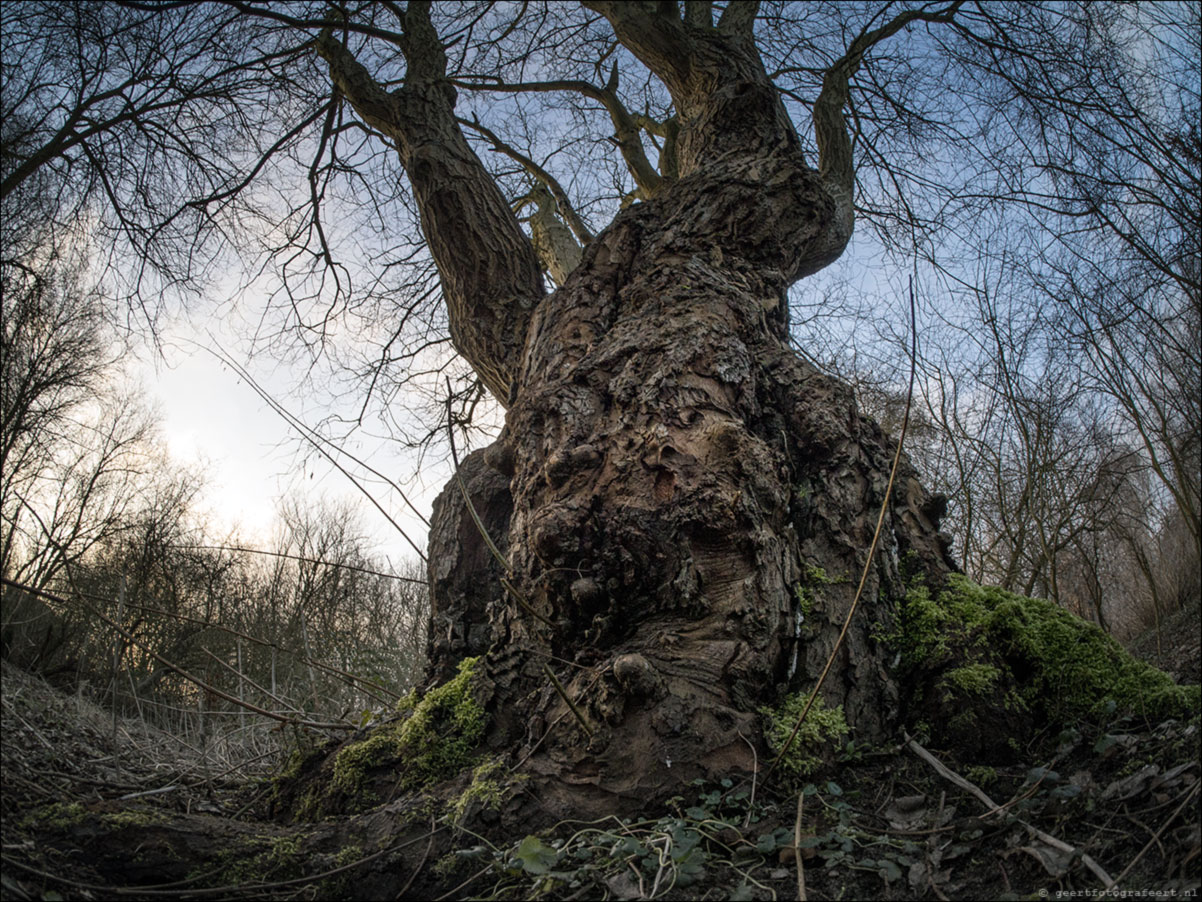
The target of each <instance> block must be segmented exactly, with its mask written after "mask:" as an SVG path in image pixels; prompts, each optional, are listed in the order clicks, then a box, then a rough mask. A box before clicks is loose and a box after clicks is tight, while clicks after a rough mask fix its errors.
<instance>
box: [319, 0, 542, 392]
mask: <svg viewBox="0 0 1202 902" xmlns="http://www.w3.org/2000/svg"><path fill="white" fill-rule="evenodd" d="M404 29H405V30H404V34H403V35H402V37H401V41H400V45H401V49H402V52H403V53H404V55H405V59H406V62H407V64H408V71H407V72H406V77H405V83H404V84H403V85H402V87H400V88H399V89H397V90H395V91H392V92H388V91H386V90H385V89H384V88H383V87H382V86H381V85H380V84H379V83H378V82H377V81H376V80H375V79H374V78H372V76H371V75H370V73H368V71H367V69H366V68H365V67H364V66H363V65H362V64H361V63H360V62H359V61H358V60H357V59H356V58H355V56H354V55H353V54H352V53H351V51H350V50H349V49H348V48H347V47H345V46H344V45H343V44H342V43H340V42H339V41H337V40H336V39H335V38H334V36H333V35H332V33H331V32H330V31H329V30H326V31H323V32H322V33H321V34H320V35H319V36H318V38H317V39H316V41H315V46H316V49H317V52H318V53H319V54H320V55H321V57H322V58H323V59H324V60H325V61H326V63H327V64H328V65H329V69H330V78H331V80H332V81H333V82H334V85H335V86H336V87H337V89H338V90H339V91H341V92H342V94H343V96H345V97H346V99H347V100H348V101H349V102H350V103H351V105H352V106H353V107H354V108H355V110H356V112H357V113H358V114H359V116H360V117H361V118H362V119H363V121H364V122H366V123H367V124H368V125H370V126H371V127H372V128H374V129H376V130H377V131H379V132H381V133H382V134H383V135H385V136H386V137H388V138H391V139H392V140H393V141H395V142H396V145H397V149H398V151H399V153H400V157H401V164H402V165H403V166H404V168H405V172H406V173H407V174H408V176H409V181H410V184H411V185H412V187H413V193H414V197H415V198H416V200H417V206H418V212H419V215H420V218H421V225H422V232H423V234H424V235H425V238H426V243H427V245H428V246H429V248H430V254H431V256H432V257H433V258H434V262H435V265H436V266H437V267H438V274H439V277H440V279H441V282H442V288H443V296H444V300H445V301H446V307H447V319H448V324H449V326H450V332H451V341H452V343H453V344H454V346H455V349H456V350H457V351H458V352H459V353H460V354H462V355H463V357H464V358H465V359H466V360H467V361H468V362H469V363H470V364H471V365H472V368H473V369H474V370H475V371H476V373H477V374H478V375H479V376H480V378H481V380H482V381H483V382H484V384H485V385H486V386H487V387H488V389H489V391H490V392H492V394H493V396H494V397H496V399H497V400H498V401H499V402H500V403H501V404H502V405H507V404H508V402H509V396H510V392H511V388H512V385H513V378H514V374H515V372H516V370H517V368H518V366H519V364H520V358H521V353H522V348H523V346H524V345H525V340H526V328H527V326H528V324H529V321H530V315H531V313H532V312H533V308H534V304H535V303H536V301H537V300H538V299H539V298H540V297H541V296H542V295H543V282H542V271H541V267H540V266H539V261H538V256H537V254H536V253H535V250H534V247H533V245H532V244H531V242H530V239H529V238H528V237H527V236H526V234H525V232H523V231H522V228H521V225H520V224H519V223H518V221H517V218H516V217H515V216H514V213H513V211H512V210H511V209H510V208H509V204H508V202H507V201H506V200H505V198H504V196H503V195H502V194H501V191H500V189H499V188H498V187H497V184H496V182H495V181H494V180H493V178H492V176H491V175H489V173H488V171H487V170H486V169H485V168H484V164H483V163H481V162H480V158H479V157H477V156H476V154H475V153H473V152H472V149H471V147H470V145H469V144H468V143H467V139H466V138H465V137H464V134H463V131H462V130H461V129H460V128H459V124H458V122H457V121H456V119H455V88H454V87H453V85H452V84H451V83H450V82H449V81H448V80H447V79H446V77H445V73H446V54H445V52H444V50H443V47H442V44H441V42H440V41H439V38H438V35H437V33H436V32H435V30H434V27H433V25H432V24H431V23H430V18H429V3H426V2H411V3H410V4H409V5H408V7H407V8H406V9H405V15H404Z"/></svg>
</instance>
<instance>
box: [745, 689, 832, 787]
mask: <svg viewBox="0 0 1202 902" xmlns="http://www.w3.org/2000/svg"><path fill="white" fill-rule="evenodd" d="M808 699H809V693H808V692H797V693H791V694H789V695H786V696H785V697H784V699H783V700H782V701H781V703H780V704H779V705H777V706H776V707H763V708H760V714H761V715H763V717H764V723H765V726H764V735H765V736H766V737H767V739H768V746H769V748H771V749H772V751H773V753H774V754H777V755H779V754H780V753H781V750H782V749H783V748H784V747H785V743H786V742H788V741H789V736H790V735H791V734H792V733H793V728H794V727H795V726H796V725H797V721H798V719H799V718H800V717H801V712H802V711H803V710H805V706H806V701H807V700H808ZM847 733H848V727H847V721H846V720H845V719H844V718H843V706H842V705H840V706H839V707H837V708H828V707H827V705H826V701H825V700H824V699H823V698H822V696H821V695H819V696H818V697H817V698H815V699H814V704H813V705H812V706H811V707H810V712H809V713H808V714H807V715H806V719H805V721H804V722H803V723H802V725H801V728H800V729H799V730H798V731H797V736H796V738H794V740H793V744H792V745H791V746H790V747H789V750H788V752H787V753H786V754H785V756H784V757H783V758H782V759H781V762H780V767H781V769H782V770H783V771H784V772H785V773H788V774H791V775H792V776H794V777H798V778H800V777H807V776H809V775H810V774H812V773H814V771H816V770H818V768H820V767H821V766H822V764H823V761H824V755H825V752H826V750H827V748H828V747H829V744H831V743H837V742H838V740H840V739H842V738H843V737H844V736H846V735H847Z"/></svg>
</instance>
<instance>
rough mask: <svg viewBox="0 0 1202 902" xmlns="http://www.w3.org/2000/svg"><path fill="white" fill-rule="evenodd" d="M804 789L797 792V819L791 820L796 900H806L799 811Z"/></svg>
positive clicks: (802, 803)
mask: <svg viewBox="0 0 1202 902" xmlns="http://www.w3.org/2000/svg"><path fill="white" fill-rule="evenodd" d="M805 797H806V794H805V790H804V789H803V790H802V791H801V792H799V793H798V794H797V820H795V821H794V822H793V857H794V859H795V860H796V862H797V902H806V876H805V869H804V868H803V866H802V864H801V812H802V808H803V807H804V805H805Z"/></svg>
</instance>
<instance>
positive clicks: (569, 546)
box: [430, 4, 953, 799]
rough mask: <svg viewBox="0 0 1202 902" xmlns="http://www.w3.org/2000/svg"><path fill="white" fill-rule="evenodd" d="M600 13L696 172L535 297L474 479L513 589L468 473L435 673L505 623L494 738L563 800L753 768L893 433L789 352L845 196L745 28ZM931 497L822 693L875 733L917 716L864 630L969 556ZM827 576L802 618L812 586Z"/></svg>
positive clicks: (494, 639)
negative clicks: (574, 706)
mask: <svg viewBox="0 0 1202 902" xmlns="http://www.w3.org/2000/svg"><path fill="white" fill-rule="evenodd" d="M594 6H595V7H596V8H598V9H599V10H600V11H602V12H603V13H605V14H606V15H609V16H610V17H611V20H612V21H614V24H615V30H616V31H617V33H618V36H619V38H620V39H621V40H623V42H624V43H626V44H627V45H628V46H630V47H631V48H632V49H633V50H634V51H635V52H636V53H638V54H639V55H640V57H641V58H643V59H644V61H645V62H647V63H648V65H650V66H651V67H652V68H653V69H654V70H655V71H656V72H657V74H660V75H661V77H663V78H664V80H665V82H666V83H667V84H668V86H669V88H670V89H671V90H672V92H673V95H674V98H675V99H676V101H677V106H678V109H679V111H680V119H681V135H680V140H679V150H680V171H681V173H682V174H683V177H682V178H681V179H680V180H679V181H677V182H675V183H674V184H672V185H671V187H669V188H667V189H666V190H664V191H662V192H661V193H660V194H658V195H657V196H656V198H655V199H654V200H652V201H650V202H647V203H643V204H639V205H636V206H634V207H631V208H629V209H627V210H626V211H625V212H623V213H622V214H621V215H619V216H618V218H617V219H616V220H615V221H614V223H613V224H612V225H611V226H610V227H609V228H608V229H606V230H605V231H604V232H603V233H602V234H601V235H599V236H598V237H597V238H596V239H595V240H594V241H593V242H592V243H591V244H590V245H589V246H588V247H587V248H586V249H585V252H584V255H583V259H582V262H581V263H580V265H579V266H578V267H577V268H576V269H575V271H574V272H573V273H572V274H571V276H570V277H568V278H567V280H566V281H565V283H564V284H563V285H562V287H560V288H559V290H557V291H556V292H554V293H553V294H551V295H549V296H548V297H546V298H545V299H544V300H543V301H542V302H541V303H540V304H539V305H538V307H537V308H536V310H535V312H534V315H533V317H532V318H531V321H530V326H529V333H528V336H527V341H526V345H525V351H524V354H523V357H522V362H521V367H520V370H519V371H518V377H517V382H516V391H515V394H514V396H513V398H512V404H511V406H510V408H509V411H508V417H507V424H506V427H505V430H504V432H503V434H502V436H501V438H500V439H499V440H498V442H497V444H496V445H494V446H493V447H492V448H491V449H489V451H488V452H486V453H485V454H484V455H481V456H479V457H475V458H472V459H469V460H468V461H465V464H464V468H463V476H464V481H465V484H466V485H467V486H468V490H469V494H471V495H472V496H473V498H474V499H475V502H474V503H475V504H476V506H477V508H478V509H479V510H482V511H487V515H486V516H485V519H486V520H487V521H488V523H489V529H490V530H491V533H492V535H493V537H494V539H504V541H505V543H506V546H507V555H508V563H509V570H510V573H511V578H512V581H513V583H514V584H515V586H516V588H517V590H518V592H517V593H512V592H507V591H506V590H505V589H504V588H502V586H501V584H500V581H499V576H500V574H499V573H498V572H497V569H496V568H495V567H494V565H493V564H492V563H490V562H489V560H488V558H487V555H486V554H485V553H484V552H483V550H482V549H483V540H482V539H481V537H480V536H479V535H478V533H477V534H475V535H473V530H474V527H473V526H472V525H471V523H470V520H469V518H468V517H467V516H466V515H465V512H464V505H463V502H462V500H461V498H460V497H459V495H460V493H459V488H458V487H457V486H456V485H454V484H452V485H451V486H449V487H448V489H447V490H446V491H445V492H444V494H443V496H442V497H441V498H440V499H439V502H438V505H437V507H436V510H435V519H434V529H433V531H432V533H431V546H430V559H431V561H432V562H434V564H433V567H434V571H433V575H432V589H433V606H434V610H435V618H436V626H435V632H436V633H439V631H440V630H441V629H442V627H441V626H439V625H438V624H441V623H443V622H452V623H459V622H462V623H464V624H466V625H465V626H464V628H463V630H462V634H463V636H465V637H469V638H465V639H463V640H462V641H463V644H462V645H461V646H460V647H458V648H456V647H454V642H453V641H452V642H451V643H449V644H448V643H444V642H442V640H441V634H439V635H438V636H436V637H435V640H434V644H433V646H432V651H433V653H434V660H433V668H434V671H435V673H437V674H447V673H450V672H451V670H452V665H453V664H454V662H455V660H456V658H457V657H458V656H462V655H464V654H467V653H468V651H469V650H478V649H479V648H480V647H482V646H483V645H484V644H485V642H484V641H483V636H482V634H481V632H480V631H479V626H480V624H481V623H482V614H486V615H487V618H488V642H489V643H491V648H492V649H493V652H494V653H493V654H491V655H490V657H489V668H490V676H491V679H492V682H493V684H494V685H493V690H494V692H495V696H494V711H495V712H496V714H497V720H496V723H495V728H494V734H493V739H492V741H493V743H494V745H496V746H504V747H508V748H511V749H517V748H522V747H525V748H527V749H528V750H529V749H534V748H535V747H537V752H535V753H534V754H533V755H532V756H531V757H530V758H529V763H528V767H529V768H530V769H532V770H533V771H535V772H537V773H542V774H544V775H546V776H547V777H548V778H550V783H554V782H555V781H559V782H560V783H561V785H562V786H563V788H564V789H565V791H567V788H568V787H580V786H582V785H587V786H590V787H593V786H595V787H596V788H598V789H600V790H603V791H604V792H605V793H606V794H608V795H610V797H611V798H612V797H613V796H617V797H628V798H632V799H633V798H638V799H646V798H648V797H652V796H655V795H657V794H660V793H661V792H670V791H671V789H672V787H674V786H679V785H680V782H681V781H685V780H689V779H692V778H694V777H696V776H699V775H707V776H712V775H714V774H715V773H719V772H722V771H724V770H726V769H729V768H730V767H731V766H733V765H742V766H747V767H750V764H751V760H750V758H751V753H750V751H749V747H748V745H747V743H746V742H745V741H744V739H743V737H747V738H752V737H754V736H755V735H756V729H757V727H756V715H755V710H756V707H757V705H759V704H763V703H766V702H768V701H770V700H771V699H772V698H773V697H774V696H775V695H776V694H777V693H779V692H780V691H782V690H785V689H793V690H796V689H799V688H809V687H811V686H812V685H813V684H814V681H815V680H816V678H817V676H818V673H819V672H820V670H821V668H822V666H823V664H824V663H825V661H826V659H827V657H828V655H829V654H830V652H831V650H832V648H833V647H834V645H835V641H836V637H837V636H838V633H839V629H840V626H841V624H842V621H843V618H844V616H845V614H846V612H847V610H848V607H849V606H850V605H851V603H852V597H853V594H854V589H855V584H856V581H857V579H858V576H859V572H860V570H861V568H862V567H863V562H864V555H865V553H866V551H867V549H868V547H869V544H870V542H871V537H872V531H873V527H874V525H875V519H876V511H877V510H878V509H879V506H880V504H881V502H882V498H883V493H884V490H885V486H886V483H887V480H888V472H889V464H890V460H891V456H892V451H893V440H892V439H887V438H886V436H884V435H883V434H882V432H881V430H880V429H879V427H878V426H877V425H876V424H875V423H873V422H871V421H870V420H867V419H865V418H863V417H861V416H860V415H859V414H858V413H857V411H856V409H855V405H854V403H853V399H852V396H851V393H850V391H849V390H848V389H847V387H846V386H843V385H841V384H839V383H837V382H835V381H833V380H831V379H829V378H827V377H825V376H823V375H822V374H820V373H818V372H816V371H814V370H813V369H812V368H811V367H809V366H808V365H806V364H805V363H803V362H802V361H801V360H799V359H798V358H797V357H796V355H794V354H793V353H792V352H791V351H790V350H789V349H788V347H787V343H786V334H787V308H786V297H785V292H786V290H787V289H788V287H789V285H791V284H792V283H793V282H794V281H796V280H797V279H798V278H800V277H801V276H803V275H805V274H807V273H809V272H813V271H815V270H816V269H819V268H821V267H822V266H824V265H826V263H828V262H830V260H831V259H833V258H834V257H836V256H838V253H840V252H841V251H842V248H843V246H844V244H845V243H846V240H847V237H848V235H849V234H850V222H849V221H848V220H847V212H846V210H844V209H843V206H842V205H841V202H840V198H839V197H838V195H839V193H840V190H841V187H840V186H838V185H832V184H831V183H830V182H829V181H826V180H824V179H823V177H822V176H821V175H820V174H819V173H818V172H816V171H815V170H813V169H811V168H809V167H808V166H807V165H806V164H805V161H804V160H803V159H802V155H801V152H800V146H799V142H798V140H797V137H796V135H795V134H794V132H793V129H792V126H791V125H790V123H789V121H788V118H787V117H786V115H785V113H784V111H783V109H782V108H781V106H780V104H779V101H778V99H777V97H776V95H775V92H774V90H773V89H772V87H771V84H770V83H769V82H768V79H767V77H766V75H764V73H763V69H762V66H761V65H760V62H759V58H758V55H757V54H756V53H755V49H754V46H753V44H752V43H751V41H750V39H749V37H748V35H746V34H738V33H736V34H733V35H732V34H727V33H723V32H720V31H718V30H715V29H706V28H691V27H689V26H687V25H686V24H684V23H683V22H681V21H680V20H679V19H675V18H672V17H669V16H662V15H659V14H657V13H653V12H652V13H648V12H646V7H647V5H646V4H621V5H613V6H611V5H608V4H594ZM627 13H629V21H628V20H627V19H626V16H627ZM686 45H687V46H686ZM682 60H684V61H685V62H682ZM482 462H487V463H488V465H489V466H491V467H492V468H493V469H494V471H495V475H492V476H487V475H485V474H484V473H483V472H482V470H481V463H482ZM934 508H935V505H932V504H931V503H930V499H929V498H928V497H927V496H926V495H925V493H924V492H923V490H922V488H921V486H920V485H919V483H918V481H917V479H916V478H915V477H914V474H913V473H912V471H911V470H910V468H909V467H908V466H904V467H903V469H902V473H901V474H900V476H899V481H898V486H897V487H896V488H895V494H894V500H893V503H892V505H891V516H890V517H889V518H888V519H887V521H886V535H885V536H884V538H883V541H882V544H881V548H882V551H881V552H880V553H879V554H878V559H877V561H876V563H875V565H874V568H873V571H872V574H871V577H870V579H869V582H868V584H867V586H866V589H865V593H864V600H863V602H862V604H863V605H864V607H863V609H862V610H861V612H860V613H859V614H858V615H857V618H856V620H855V622H854V624H853V626H852V629H851V632H850V633H849V634H848V637H847V639H846V641H845V643H844V645H843V647H842V649H841V650H840V652H839V657H838V659H837V661H836V665H835V668H834V675H833V677H832V678H830V679H828V681H827V684H826V686H825V687H824V690H823V694H824V695H825V696H826V699H827V701H828V703H830V704H832V705H836V704H842V705H843V706H844V710H845V714H846V717H847V720H848V722H849V723H850V724H852V725H853V728H854V730H855V731H856V735H857V738H859V739H867V740H874V739H879V738H882V737H883V736H885V735H886V734H887V733H888V731H889V730H890V728H891V727H893V726H895V725H896V723H897V721H898V719H899V716H900V713H901V712H900V711H899V710H898V707H899V706H898V692H897V688H896V686H895V685H894V682H893V680H892V679H891V677H890V675H889V673H888V671H887V668H886V666H885V665H886V662H885V660H884V659H883V658H884V652H883V650H882V649H880V648H879V647H877V646H876V645H875V644H874V642H873V640H872V639H871V637H870V633H871V632H872V631H873V629H874V626H875V628H877V629H879V628H880V627H881V626H882V625H883V626H884V627H885V628H888V626H889V624H890V621H891V618H892V616H893V611H894V603H895V602H896V600H897V599H899V598H900V596H901V595H902V594H903V593H904V586H903V579H902V577H901V574H900V568H901V561H902V560H903V559H908V562H907V564H906V567H907V569H908V571H909V572H910V573H918V572H920V573H923V574H925V575H926V576H927V577H928V578H929V579H930V580H931V581H932V583H933V584H934V583H937V582H940V581H941V580H942V577H943V576H944V575H945V574H946V573H947V572H948V571H949V570H950V569H952V566H953V565H952V563H951V561H950V560H949V559H948V558H947V556H946V544H945V542H944V540H943V539H942V538H941V537H940V536H939V534H938V523H937V522H936V520H935V518H934V517H933V516H932V513H933V511H934ZM816 574H822V580H823V583H824V585H823V591H822V592H820V593H813V594H815V595H816V598H815V602H816V603H815V604H814V607H813V609H812V610H810V611H809V612H808V613H807V614H806V615H805V616H804V622H803V614H802V610H801V600H800V598H799V591H798V590H799V589H804V588H805V587H806V584H807V580H809V581H813V580H814V578H815V575H816ZM518 595H520V596H521V598H522V599H523V601H522V602H521V603H519V602H517V601H515V599H516V597H517V596H518ZM486 596H487V598H486ZM473 629H475V630H476V633H475V635H476V637H477V639H476V641H473V640H471V639H470V636H471V635H472V631H473ZM440 643H442V644H440ZM562 661H569V662H571V663H572V664H574V665H575V666H572V667H569V668H567V669H566V670H565V668H564V666H563V665H562V664H561V663H559V662H562ZM548 663H551V664H552V665H553V667H554V669H556V670H557V671H559V673H560V677H561V682H562V683H563V684H564V685H565V687H566V690H567V693H568V695H570V696H571V697H572V698H574V699H575V700H577V701H578V703H579V705H580V706H581V708H582V709H583V710H584V712H585V716H586V718H587V720H588V721H589V729H590V730H591V733H586V732H585V728H584V727H583V726H580V725H579V724H578V722H577V720H576V719H575V717H574V715H570V713H569V711H568V709H567V706H566V704H565V703H564V701H563V700H562V698H561V697H560V695H559V694H558V692H557V691H555V690H554V689H553V687H552V686H551V685H550V681H549V679H548V677H547V675H546V673H545V670H544V667H545V666H546V665H547V664H548ZM550 783H549V784H548V785H549V786H550ZM572 791H576V792H579V791H580V790H579V789H575V790H572Z"/></svg>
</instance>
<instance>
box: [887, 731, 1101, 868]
mask: <svg viewBox="0 0 1202 902" xmlns="http://www.w3.org/2000/svg"><path fill="white" fill-rule="evenodd" d="M903 735H905V737H906V744H907V745H908V746H909V747H910V751H912V752H913V753H914V754H915V755H917V756H918V757H919V758H921V759H922V760H923V761H925V762H926V763H927V764H929V765H930V766H931V767H932V768H933V769H934V770H935V772H936V773H937V774H939V776H941V777H943V779H945V780H947V781H948V782H950V783H953V784H955V785H956V786H959V787H960V788H961V789H963V790H964V791H965V792H967V793H968V794H969V795H972V796H976V797H977V798H978V799H979V800H980V801H981V803H982V804H983V805H985V806H986V807H987V808H988V809H989V811H988V812H986V814H985V817H990V816H991V815H994V814H997V813H999V812H1000V811H1001V810H1002V808H1001V806H1000V805H998V803H997V802H995V801H994V800H993V799H991V798H989V796H988V795H986V794H985V791H984V790H983V789H981V788H980V787H979V786H977V785H975V784H973V783H970V782H969V781H968V780H965V779H964V778H963V777H961V776H960V775H959V774H957V773H956V772H955V771H953V770H951V769H949V768H948V767H947V765H945V764H944V763H943V762H942V761H940V760H939V759H938V758H936V757H935V756H934V755H932V754H931V753H930V752H928V751H927V750H926V749H924V748H923V747H922V746H921V745H919V744H918V741H917V740H916V739H913V738H911V737H910V735H909V734H908V733H906V734H903ZM1011 817H1014V819H1015V820H1016V821H1017V822H1018V823H1020V824H1022V825H1023V826H1024V827H1025V828H1026V829H1027V832H1028V833H1030V834H1031V835H1032V836H1034V837H1035V838H1036V839H1039V840H1041V841H1042V842H1045V843H1047V844H1048V845H1049V846H1051V847H1052V848H1054V849H1057V850H1058V851H1061V852H1065V853H1067V854H1069V855H1072V856H1074V857H1080V859H1081V863H1082V864H1084V865H1085V866H1086V867H1087V868H1089V869H1090V870H1091V871H1093V872H1094V875H1095V876H1096V877H1097V878H1098V879H1099V880H1101V881H1102V885H1103V886H1104V887H1106V888H1107V889H1109V888H1110V887H1112V886H1114V880H1113V879H1112V878H1111V876H1110V875H1109V874H1107V873H1106V871H1105V869H1104V868H1103V867H1102V866H1101V865H1100V864H1098V863H1097V862H1096V861H1094V860H1093V859H1092V858H1090V857H1089V856H1088V855H1086V854H1085V853H1084V852H1082V851H1081V850H1080V849H1078V848H1076V847H1075V846H1070V845H1069V844H1068V843H1066V842H1064V841H1063V840H1060V839H1057V838H1056V837H1054V836H1052V835H1051V834H1050V833H1044V832H1043V831H1042V830H1040V829H1039V828H1038V827H1033V826H1032V825H1031V824H1028V823H1027V822H1026V821H1024V820H1023V819H1022V818H1020V817H1015V816H1014V815H1011Z"/></svg>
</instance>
